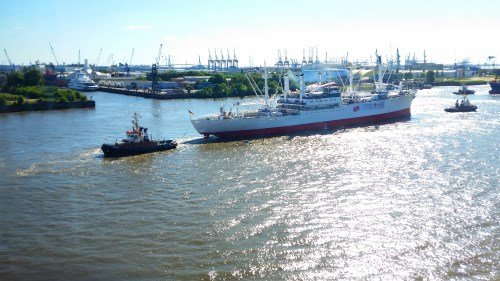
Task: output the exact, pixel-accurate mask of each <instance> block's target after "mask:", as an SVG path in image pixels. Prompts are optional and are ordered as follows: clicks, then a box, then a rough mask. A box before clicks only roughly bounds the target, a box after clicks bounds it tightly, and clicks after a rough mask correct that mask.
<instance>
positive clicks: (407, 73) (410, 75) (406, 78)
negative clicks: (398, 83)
mask: <svg viewBox="0 0 500 281" xmlns="http://www.w3.org/2000/svg"><path fill="white" fill-rule="evenodd" d="M404 78H405V80H410V79H413V73H411V71H410V72H405V75H404Z"/></svg>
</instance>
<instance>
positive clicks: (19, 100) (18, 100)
mask: <svg viewBox="0 0 500 281" xmlns="http://www.w3.org/2000/svg"><path fill="white" fill-rule="evenodd" d="M24 101H25V99H24V97H23V96H19V97H18V98H17V104H23V103H24Z"/></svg>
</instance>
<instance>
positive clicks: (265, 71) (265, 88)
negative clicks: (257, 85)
mask: <svg viewBox="0 0 500 281" xmlns="http://www.w3.org/2000/svg"><path fill="white" fill-rule="evenodd" d="M264 102H265V107H266V109H269V86H268V85H267V67H266V62H264Z"/></svg>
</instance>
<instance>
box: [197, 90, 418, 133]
mask: <svg viewBox="0 0 500 281" xmlns="http://www.w3.org/2000/svg"><path fill="white" fill-rule="evenodd" d="M414 98H415V93H409V94H406V95H402V96H398V97H395V98H389V99H385V100H377V101H369V102H363V103H353V104H345V105H341V106H337V107H334V108H328V109H322V110H306V111H301V112H300V114H298V115H284V116H259V117H257V118H255V117H249V118H227V119H212V118H200V119H192V120H191V122H192V124H193V126H194V128H195V129H196V131H198V133H200V134H202V135H204V136H205V137H208V136H210V135H214V136H217V137H219V138H240V137H252V136H267V135H280V134H288V133H293V132H301V131H312V130H324V129H332V128H336V127H339V126H348V125H357V124H365V123H372V122H377V121H382V120H389V119H393V118H400V117H408V116H410V115H411V110H410V107H411V103H412V101H413V99H414Z"/></svg>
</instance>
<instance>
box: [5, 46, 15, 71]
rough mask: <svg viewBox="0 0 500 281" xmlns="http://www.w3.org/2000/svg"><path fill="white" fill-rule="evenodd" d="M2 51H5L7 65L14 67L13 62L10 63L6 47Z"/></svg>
mask: <svg viewBox="0 0 500 281" xmlns="http://www.w3.org/2000/svg"><path fill="white" fill-rule="evenodd" d="M3 51H4V53H5V56H6V57H7V60H8V61H9V65H10V66H12V69H14V64H13V63H12V61H11V60H10V57H9V54H8V53H7V50H6V49H3Z"/></svg>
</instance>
